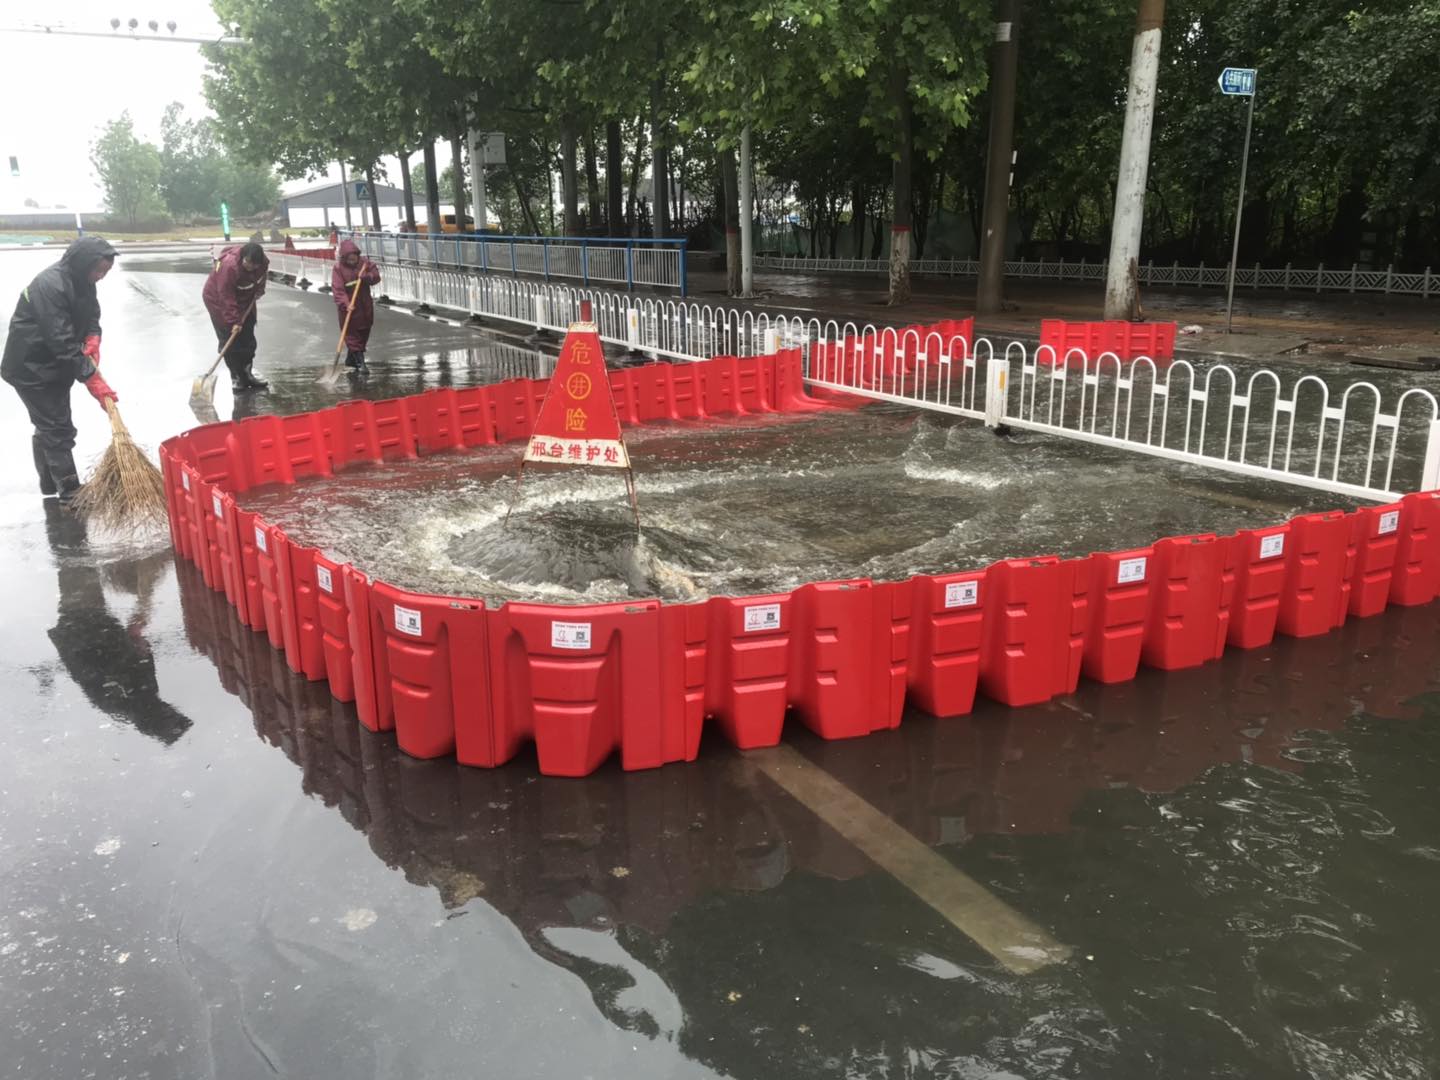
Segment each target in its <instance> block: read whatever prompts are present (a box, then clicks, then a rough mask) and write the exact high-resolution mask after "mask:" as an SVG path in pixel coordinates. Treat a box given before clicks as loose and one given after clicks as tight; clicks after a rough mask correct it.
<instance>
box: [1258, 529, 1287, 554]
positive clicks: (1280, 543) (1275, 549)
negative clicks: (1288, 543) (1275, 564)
mask: <svg viewBox="0 0 1440 1080" xmlns="http://www.w3.org/2000/svg"><path fill="white" fill-rule="evenodd" d="M1283 554H1285V534H1284V533H1276V534H1275V535H1274V536H1262V537H1261V538H1260V558H1262V559H1273V558H1275V557H1276V556H1277V555H1283Z"/></svg>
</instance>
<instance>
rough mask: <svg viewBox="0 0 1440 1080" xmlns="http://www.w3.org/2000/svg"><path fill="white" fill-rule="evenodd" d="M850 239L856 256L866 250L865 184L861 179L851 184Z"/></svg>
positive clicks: (859, 256) (860, 255) (861, 255)
mask: <svg viewBox="0 0 1440 1080" xmlns="http://www.w3.org/2000/svg"><path fill="white" fill-rule="evenodd" d="M850 240H851V244H850V246H851V249H852V253H853V255H854V257H855V258H857V259H859V258H862V257H863V255H864V252H865V185H864V184H862V183H861V182H860V181H859V180H855V181H852V182H851V184H850Z"/></svg>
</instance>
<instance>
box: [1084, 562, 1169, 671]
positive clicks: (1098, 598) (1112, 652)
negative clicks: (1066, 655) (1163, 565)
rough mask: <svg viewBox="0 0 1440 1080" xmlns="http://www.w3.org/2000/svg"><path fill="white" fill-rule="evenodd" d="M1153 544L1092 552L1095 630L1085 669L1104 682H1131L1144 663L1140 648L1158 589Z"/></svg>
mask: <svg viewBox="0 0 1440 1080" xmlns="http://www.w3.org/2000/svg"><path fill="white" fill-rule="evenodd" d="M1154 559H1155V551H1154V549H1153V548H1137V549H1136V550H1134V551H1121V552H1115V553H1097V554H1094V555H1092V556H1090V559H1089V563H1090V567H1089V574H1090V585H1089V596H1090V604H1089V607H1090V631H1089V634H1088V635H1087V636H1086V640H1085V660H1084V668H1083V670H1084V673H1085V675H1086V676H1087V677H1089V678H1091V679H1095V680H1096V681H1097V682H1102V683H1115V682H1127V681H1129V680H1130V679H1133V678H1134V677H1135V672H1136V670H1137V669H1138V668H1139V667H1140V649H1141V645H1142V643H1143V642H1144V639H1145V628H1146V623H1147V620H1148V619H1149V616H1150V601H1151V596H1152V593H1153V589H1152V578H1151V564H1152V563H1153V562H1154Z"/></svg>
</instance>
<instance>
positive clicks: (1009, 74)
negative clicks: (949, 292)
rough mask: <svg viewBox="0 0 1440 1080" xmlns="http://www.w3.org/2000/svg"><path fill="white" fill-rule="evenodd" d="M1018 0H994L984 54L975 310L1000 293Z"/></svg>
mask: <svg viewBox="0 0 1440 1080" xmlns="http://www.w3.org/2000/svg"><path fill="white" fill-rule="evenodd" d="M1019 37H1020V0H998V3H997V4H996V20H995V46H994V49H993V50H992V52H991V57H990V136H989V150H988V153H987V158H986V166H985V213H984V216H983V218H982V219H981V226H980V282H979V284H978V285H977V286H976V289H975V314H977V315H995V314H998V313H999V311H1000V308H1001V304H1002V302H1003V300H1004V298H1005V239H1006V235H1007V233H1008V231H1009V224H1010V185H1011V182H1012V181H1013V180H1014V178H1015V172H1014V147H1015V72H1016V68H1017V67H1018V66H1019V54H1020V43H1019Z"/></svg>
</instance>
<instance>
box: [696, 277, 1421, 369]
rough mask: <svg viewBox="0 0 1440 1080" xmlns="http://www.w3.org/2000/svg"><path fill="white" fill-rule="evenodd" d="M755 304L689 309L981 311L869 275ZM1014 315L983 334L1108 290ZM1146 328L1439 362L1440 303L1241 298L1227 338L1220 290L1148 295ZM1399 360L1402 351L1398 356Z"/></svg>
mask: <svg viewBox="0 0 1440 1080" xmlns="http://www.w3.org/2000/svg"><path fill="white" fill-rule="evenodd" d="M755 293H756V295H755V299H754V300H751V301H743V300H735V299H732V298H729V297H726V296H725V276H724V274H723V273H710V272H706V273H692V274H691V275H690V297H689V298H690V299H691V300H692V301H695V302H697V303H712V304H713V303H717V302H720V303H724V304H726V305H727V306H734V307H738V308H742V309H743V308H747V307H748V308H751V309H753V310H756V311H768V312H771V313H778V314H790V313H796V314H803V315H805V316H806V317H817V318H820V319H822V320H824V319H836V320H837V321H840V322H844V321H846V320H849V321H851V322H854V323H857V324H859V325H862V326H863V325H864V324H865V323H874V324H875V325H877V326H883V325H887V324H890V325H903V324H907V323H915V322H933V321H935V320H937V319H941V318H964V317H966V316H968V315H970V314H971V313H972V312H973V311H974V310H975V282H974V281H973V280H970V279H964V278H935V277H917V278H915V279H914V280H913V296H912V298H911V300H910V302H909V303H908V304H904V305H902V306H900V307H893V308H892V307H890V306H889V305H888V304H887V303H886V294H887V284H886V281H885V279H884V278H882V277H879V276H871V275H866V274H793V273H760V274H756V277H755ZM1005 299H1006V303H1007V306H1009V307H1013V309H1014V310H1007V311H1006V312H1005V313H1003V314H1001V315H996V316H992V317H989V318H986V319H983V320H981V321H980V323H979V326H978V329H979V330H980V331H982V332H985V333H990V334H997V335H1004V336H1007V337H1011V338H1020V339H1027V338H1028V339H1034V338H1037V337H1038V336H1039V332H1040V320H1041V319H1042V318H1060V319H1072V320H1089V319H1099V318H1100V317H1101V309H1102V307H1103V300H1104V288H1103V286H1102V285H1101V284H1100V283H1098V282H1040V281H1009V282H1007V283H1006V286H1005ZM1141 303H1142V305H1143V307H1144V314H1145V317H1146V318H1147V319H1152V320H1155V321H1171V320H1173V321H1175V322H1178V323H1179V324H1180V325H1181V326H1182V327H1183V326H1187V325H1191V324H1195V325H1198V326H1201V327H1203V331H1202V332H1201V333H1200V334H1197V335H1195V336H1194V337H1189V336H1187V337H1185V338H1182V339H1180V341H1179V347H1180V348H1181V349H1183V350H1185V351H1193V352H1201V353H1206V354H1210V355H1216V354H1234V355H1245V356H1251V357H1258V356H1275V355H1283V354H1286V353H1294V352H1295V351H1297V350H1303V351H1304V352H1305V353H1318V354H1326V355H1328V356H1329V358H1331V359H1340V358H1343V357H1344V356H1345V355H1347V354H1349V353H1351V352H1354V351H1357V350H1359V349H1374V348H1376V347H1394V346H1402V345H1408V346H1412V347H1415V348H1412V349H1410V350H1404V351H1406V352H1409V353H1412V354H1413V353H1416V352H1419V353H1428V354H1430V355H1440V300H1434V299H1432V300H1422V299H1419V298H1418V297H1409V296H1385V295H1383V294H1366V293H1357V294H1354V295H1351V294H1342V293H1282V292H1275V291H1265V292H1259V293H1255V292H1246V293H1240V292H1237V293H1236V294H1235V319H1234V328H1235V333H1234V335H1232V336H1231V337H1230V338H1228V339H1227V338H1226V335H1225V294H1224V293H1223V292H1219V291H1216V290H1213V289H1175V290H1171V289H1147V290H1145V291H1144V292H1142V293H1141ZM1397 351H1401V350H1397Z"/></svg>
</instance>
